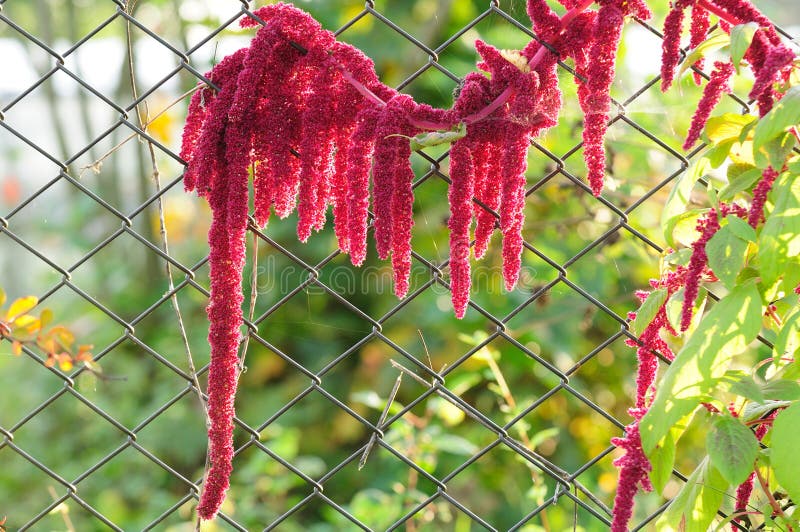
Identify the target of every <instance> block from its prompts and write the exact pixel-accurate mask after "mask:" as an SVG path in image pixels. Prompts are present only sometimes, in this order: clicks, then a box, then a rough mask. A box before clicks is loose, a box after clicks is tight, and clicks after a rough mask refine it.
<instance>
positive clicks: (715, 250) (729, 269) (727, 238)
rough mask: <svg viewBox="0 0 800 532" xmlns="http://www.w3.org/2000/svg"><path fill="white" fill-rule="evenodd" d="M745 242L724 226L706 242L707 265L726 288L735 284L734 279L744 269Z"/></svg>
mask: <svg viewBox="0 0 800 532" xmlns="http://www.w3.org/2000/svg"><path fill="white" fill-rule="evenodd" d="M746 251H747V241H746V240H742V239H741V238H739V237H738V236H736V235H735V234H734V233H733V231H731V228H730V225H725V226H723V227H721V228H720V229H719V231H717V232H716V234H715V235H714V236H712V237H711V239H709V241H708V242H706V255H708V265H709V267H710V268H711V271H713V272H714V275H716V276H717V278H719V280H720V281H722V283H723V284H724V285H725V286H726V287H727V288H728V289H732V288H733V287H734V285H735V284H736V277H737V276H738V275H739V272H740V271H742V268H743V267H744V259H745V252H746Z"/></svg>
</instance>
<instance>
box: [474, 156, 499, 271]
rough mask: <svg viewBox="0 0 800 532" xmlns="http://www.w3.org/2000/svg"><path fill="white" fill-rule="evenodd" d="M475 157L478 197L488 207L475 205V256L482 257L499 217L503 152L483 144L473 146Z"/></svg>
mask: <svg viewBox="0 0 800 532" xmlns="http://www.w3.org/2000/svg"><path fill="white" fill-rule="evenodd" d="M473 154H474V156H473V158H474V160H475V162H476V169H475V180H476V187H477V186H478V183H480V189H477V188H476V197H477V198H478V199H479V200H480V201H481V202H483V204H484V205H486V207H488V208H489V209H491V210H487V209H486V208H484V207H482V206H480V205H476V206H475V211H476V212H475V218H476V221H475V247H474V251H475V258H476V259H480V258H483V256H484V255H485V254H486V250H487V249H488V248H489V239H490V238H491V236H492V233H494V229H495V227H496V225H497V222H498V218H497V215H496V214H495V213H496V212H497V211H498V209H499V208H500V184H501V181H500V179H497V176H499V175H500V159H501V153H500V150H498V149H497V147H496V146H494V145H488V144H482V145H480V146H476V147H474V148H473ZM493 211H494V212H493Z"/></svg>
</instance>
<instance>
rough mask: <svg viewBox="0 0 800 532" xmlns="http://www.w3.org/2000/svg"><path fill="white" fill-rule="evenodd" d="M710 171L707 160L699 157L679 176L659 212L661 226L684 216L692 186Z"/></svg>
mask: <svg viewBox="0 0 800 532" xmlns="http://www.w3.org/2000/svg"><path fill="white" fill-rule="evenodd" d="M710 171H711V165H710V164H709V162H708V159H706V158H705V157H701V158H700V159H698V160H697V161H696V162H695V163H694V164H692V165H691V166H690V167H689V168H687V169H686V171H685V172H684V173H683V174H681V176H680V177H679V178H678V181H677V182H676V183H675V186H673V187H672V190H671V191H670V193H669V197H668V198H667V203H666V204H664V210H663V211H661V225H666V223H667V221H668V220H670V219H672V218H674V217H676V216H678V215H681V214H686V212H685V211H686V205H688V204H689V200H690V199H691V196H692V189H693V188H694V184H695V183H697V180H698V179H700V178H701V177H703V176H705V175H706V174H708V172H710ZM673 247H675V246H673Z"/></svg>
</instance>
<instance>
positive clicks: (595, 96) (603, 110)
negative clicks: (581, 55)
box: [583, 5, 623, 196]
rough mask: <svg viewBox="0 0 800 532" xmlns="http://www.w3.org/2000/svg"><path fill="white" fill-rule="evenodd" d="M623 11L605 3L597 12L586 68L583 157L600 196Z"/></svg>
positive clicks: (594, 190)
mask: <svg viewBox="0 0 800 532" xmlns="http://www.w3.org/2000/svg"><path fill="white" fill-rule="evenodd" d="M622 23H623V15H622V12H621V11H620V10H619V9H617V8H616V7H615V6H613V5H604V6H602V7H601V8H600V11H599V12H598V15H597V26H596V28H595V35H594V42H593V43H592V49H591V52H590V56H591V57H592V60H591V62H590V63H589V66H588V68H587V72H586V74H587V77H588V79H587V81H586V87H587V91H588V96H587V98H586V107H585V108H584V113H585V118H584V124H583V156H584V160H585V161H586V168H587V172H588V180H589V186H590V187H591V188H592V193H593V194H594V195H595V196H597V195H599V194H600V192H601V190H602V189H603V178H604V176H605V172H606V154H605V148H604V147H603V139H604V138H605V135H606V130H607V128H608V125H607V123H608V116H609V111H610V109H611V98H610V96H609V94H608V92H609V90H610V88H611V82H612V81H613V79H614V63H615V61H616V58H617V48H618V47H619V40H620V36H621V35H622Z"/></svg>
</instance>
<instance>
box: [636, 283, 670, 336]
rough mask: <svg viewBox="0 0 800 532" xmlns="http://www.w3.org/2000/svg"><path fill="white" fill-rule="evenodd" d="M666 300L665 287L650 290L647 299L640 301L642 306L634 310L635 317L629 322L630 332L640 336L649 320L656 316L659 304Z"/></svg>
mask: <svg viewBox="0 0 800 532" xmlns="http://www.w3.org/2000/svg"><path fill="white" fill-rule="evenodd" d="M666 300H667V289H666V288H659V289H658V290H653V291H652V292H650V294H649V295H648V296H647V299H645V300H644V302H643V303H642V306H640V307H639V310H637V311H636V319H635V320H633V323H631V332H633V334H635V335H636V336H637V337H638V336H641V334H642V333H643V332H644V330H645V329H646V328H647V326H648V325H650V322H652V321H653V318H655V317H656V314H658V309H660V308H661V305H663V304H664V301H666Z"/></svg>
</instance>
